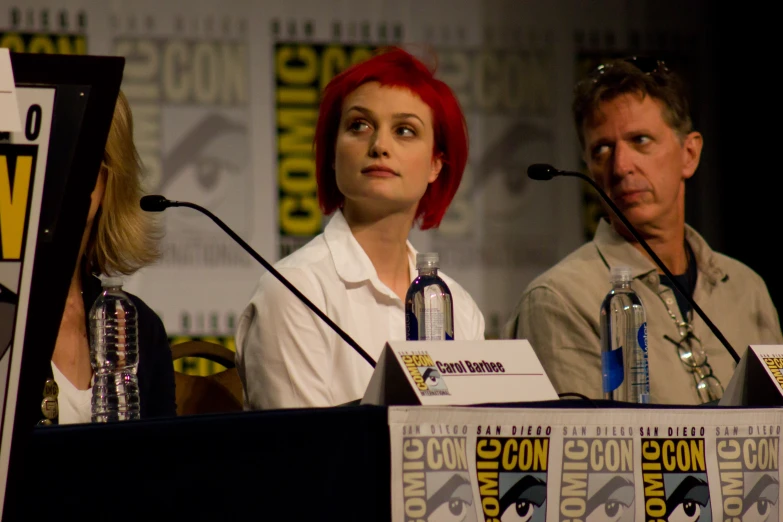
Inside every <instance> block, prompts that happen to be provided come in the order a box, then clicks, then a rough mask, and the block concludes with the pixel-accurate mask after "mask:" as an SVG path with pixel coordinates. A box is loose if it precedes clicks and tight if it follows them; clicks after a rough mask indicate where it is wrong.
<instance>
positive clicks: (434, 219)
mask: <svg viewBox="0 0 783 522" xmlns="http://www.w3.org/2000/svg"><path fill="white" fill-rule="evenodd" d="M368 82H378V83H380V84H381V85H385V86H388V87H403V88H406V89H408V90H410V91H411V92H412V93H414V94H416V95H417V96H418V97H419V98H421V99H422V101H424V103H426V104H427V105H429V107H430V109H431V110H432V123H433V127H434V131H435V132H434V135H435V144H434V150H433V151H432V153H433V155H436V154H439V155H440V156H441V159H442V161H443V167H442V168H441V171H440V174H439V175H438V179H436V180H435V181H434V182H432V183H430V184H429V186H428V187H427V191H426V192H425V193H424V196H422V198H421V200H420V201H419V206H418V208H417V209H416V217H415V220H416V221H418V222H419V227H420V228H421V229H422V230H427V229H429V228H436V227H437V226H438V225H440V222H441V220H442V219H443V215H444V214H445V213H446V210H447V209H448V207H449V204H451V200H452V199H454V194H456V193H457V189H458V188H459V184H460V181H462V173H463V171H464V170H465V164H466V163H467V161H468V131H467V125H466V123H465V116H464V114H463V113H462V108H461V107H460V105H459V101H457V98H456V97H455V96H454V93H453V92H452V91H451V89H450V88H449V86H448V85H446V84H445V83H443V82H442V81H440V80H437V79H435V77H434V71H431V70H430V69H428V68H427V67H426V66H425V65H424V64H423V63H422V62H421V61H419V60H418V59H416V58H415V57H414V56H413V55H411V54H410V53H408V52H407V51H404V50H402V49H400V48H398V47H391V48H387V49H384V50H383V51H381V52H380V53H379V54H376V55H375V56H373V57H372V58H369V59H367V60H366V61H364V62H360V63H358V64H355V65H353V66H351V67H349V68H348V69H346V70H345V71H343V72H341V73H340V74H338V75H337V76H335V77H334V78H332V80H331V81H330V82H329V84H328V85H327V86H326V88H325V89H324V92H323V96H322V98H321V105H320V109H319V113H318V123H317V125H316V129H315V174H316V179H317V181H318V201H319V203H320V205H321V210H322V211H323V212H324V214H326V215H329V214H331V213H332V212H334V211H335V210H337V209H338V208H340V207H341V206H342V204H343V201H344V200H345V197H344V196H343V194H342V193H341V192H340V190H339V189H338V188H337V180H336V179H335V172H334V168H333V167H332V165H334V161H335V147H336V144H337V133H338V129H339V126H340V118H341V116H342V108H343V101H344V100H345V98H346V97H347V96H348V95H349V94H351V93H352V92H353V91H354V90H356V89H357V88H358V87H359V86H360V85H362V84H365V83H368Z"/></svg>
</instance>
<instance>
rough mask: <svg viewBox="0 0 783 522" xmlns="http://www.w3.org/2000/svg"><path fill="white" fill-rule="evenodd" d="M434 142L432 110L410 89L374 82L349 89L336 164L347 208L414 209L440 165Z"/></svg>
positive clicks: (385, 211)
mask: <svg viewBox="0 0 783 522" xmlns="http://www.w3.org/2000/svg"><path fill="white" fill-rule="evenodd" d="M434 141H435V137H434V130H433V124H432V111H431V110H430V107H429V106H428V105H427V104H426V103H424V101H422V100H421V98H419V97H418V96H417V95H415V94H413V93H412V92H411V91H409V90H407V89H404V88H397V87H384V86H381V85H380V84H379V83H377V82H370V83H365V84H363V85H361V86H360V87H359V88H357V89H356V90H355V91H353V92H352V93H351V94H349V95H348V96H347V97H346V98H345V100H344V101H343V107H342V114H341V117H340V127H339V129H338V133H337V143H336V147H335V165H334V167H335V172H336V179H337V187H338V188H339V189H340V192H341V193H342V194H343V195H344V196H345V206H346V208H348V207H355V208H356V209H360V210H363V211H367V210H370V211H371V212H383V213H388V212H400V211H407V210H413V211H415V209H416V207H417V206H418V203H419V200H420V199H421V197H422V196H423V195H424V193H425V192H426V190H427V186H428V185H429V184H430V183H432V182H433V181H435V180H436V179H437V178H438V174H440V170H441V167H442V161H441V159H440V157H439V155H435V154H433V145H434Z"/></svg>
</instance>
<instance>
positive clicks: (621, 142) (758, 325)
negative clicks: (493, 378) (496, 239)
mask: <svg viewBox="0 0 783 522" xmlns="http://www.w3.org/2000/svg"><path fill="white" fill-rule="evenodd" d="M573 113H574V119H575V123H576V128H577V132H578V134H579V139H580V142H581V145H582V150H583V155H584V160H585V162H586V163H587V166H588V168H589V170H590V174H591V176H592V177H593V179H594V180H595V181H596V182H597V183H598V185H599V186H601V187H602V188H603V189H604V190H605V191H606V192H607V194H608V195H609V197H610V198H611V199H612V201H613V202H614V203H615V204H616V205H617V206H618V207H619V208H620V210H622V211H623V212H624V213H625V215H626V216H627V218H628V220H629V221H630V222H631V224H632V225H634V227H635V228H636V229H637V230H638V231H639V233H640V234H641V236H642V237H644V238H645V239H646V240H647V242H648V243H649V244H650V246H651V247H652V249H653V251H655V253H656V254H657V255H658V257H660V258H661V260H663V262H664V263H666V266H667V267H668V268H669V270H670V271H671V273H672V274H674V275H675V277H676V278H677V279H678V282H680V283H681V284H682V286H683V287H684V288H686V289H688V290H689V291H690V292H691V297H692V298H693V299H694V300H695V301H696V303H697V304H698V305H699V306H700V307H701V308H702V310H703V311H704V312H705V313H706V314H707V315H708V316H709V317H710V319H711V320H712V321H713V323H715V325H716V326H717V327H718V328H719V329H720V331H721V332H722V333H723V335H724V336H725V337H726V338H727V339H728V341H729V342H730V343H731V344H732V346H733V347H734V349H735V350H736V351H737V352H738V353H739V355H740V356H741V355H742V354H743V353H744V352H745V349H746V348H747V346H748V345H750V344H780V343H782V342H783V335H781V330H780V324H779V321H778V314H777V311H776V310H775V306H774V305H773V303H772V300H771V299H770V297H769V293H768V292H767V288H766V285H765V284H764V281H763V280H762V279H761V277H760V276H759V275H758V274H756V273H755V272H754V271H753V270H751V269H750V268H748V267H747V266H745V265H743V264H742V263H740V262H739V261H736V260H734V259H731V258H729V257H727V256H724V255H721V254H719V253H717V252H714V251H712V250H711V249H710V247H709V245H707V243H706V242H705V241H704V239H703V238H702V237H701V236H700V235H699V234H698V233H696V231H695V230H693V229H692V228H691V227H689V226H687V225H686V224H685V180H686V179H688V178H690V177H691V176H693V174H694V172H695V171H696V168H697V167H698V165H699V158H700V156H701V149H702V143H703V139H702V136H701V134H699V133H698V132H696V131H694V130H693V124H692V122H691V118H690V115H689V113H688V105H687V100H686V97H685V94H684V90H683V88H682V84H681V82H680V80H679V78H678V77H677V76H676V75H675V74H674V73H673V72H672V71H670V70H668V68H667V67H666V65H665V64H664V63H663V62H661V61H656V60H644V59H635V58H631V59H627V60H615V61H612V62H609V63H607V64H604V65H602V66H599V67H598V68H597V69H596V70H595V71H594V72H593V73H592V74H591V75H590V76H588V77H587V78H586V79H584V80H583V81H581V82H580V83H579V84H577V87H576V93H575V99H574V103H573ZM608 215H609V218H610V220H611V223H607V222H606V221H603V220H602V221H601V223H600V224H599V226H598V230H597V231H596V234H595V237H594V239H593V241H592V242H590V243H587V244H585V245H583V246H582V247H580V248H579V249H577V250H576V251H575V252H573V253H571V254H570V255H569V256H567V257H566V258H565V259H563V260H562V261H560V262H559V263H558V264H557V265H555V266H554V267H553V268H551V269H550V270H548V271H547V272H545V273H544V274H542V275H540V276H539V277H538V278H536V279H535V280H534V281H533V282H532V283H531V284H530V285H529V286H528V288H527V289H526V290H525V292H524V294H523V296H522V299H521V301H520V303H519V305H518V306H517V309H516V310H515V312H514V314H513V317H512V318H511V320H510V321H509V323H508V324H507V325H506V328H505V332H504V334H505V337H508V338H518V339H527V340H529V341H530V343H531V344H532V346H533V349H534V350H535V351H536V354H537V355H538V357H539V359H540V360H541V363H542V364H543V366H544V369H545V370H546V372H547V375H548V376H549V378H550V379H551V381H552V384H553V385H554V387H555V389H556V390H557V391H558V393H566V392H576V393H581V394H583V395H586V396H588V397H590V398H596V399H597V398H603V391H602V372H601V344H600V337H599V323H600V308H601V302H602V301H603V299H604V297H605V296H606V294H607V293H608V292H609V290H611V284H610V282H609V271H610V268H611V267H614V266H622V265H624V266H628V267H630V268H631V270H632V276H633V281H632V283H631V286H632V288H633V289H634V290H635V291H636V293H637V294H638V295H639V297H640V299H641V300H642V304H643V305H644V308H645V311H646V314H647V332H648V360H649V369H650V392H651V399H650V400H651V402H652V403H658V404H701V403H704V402H709V401H713V400H716V399H718V398H720V397H721V395H722V393H723V388H724V387H725V386H726V385H727V384H728V382H729V380H730V379H731V376H732V374H733V372H734V367H735V363H734V360H733V359H732V357H731V356H730V355H729V353H728V352H727V351H726V349H725V348H724V347H723V345H722V344H721V343H720V341H719V340H718V339H717V338H716V337H715V336H714V335H713V333H712V332H711V331H710V329H709V328H708V327H707V326H706V324H705V323H704V321H702V320H701V318H699V317H698V316H697V315H695V314H694V312H693V310H691V308H690V305H689V304H688V302H687V300H686V299H684V298H682V296H680V295H679V293H678V292H677V291H676V290H674V289H673V284H672V282H671V281H669V280H668V278H667V277H666V276H665V275H664V274H663V272H662V271H660V270H659V269H657V268H656V265H655V264H654V263H653V261H652V259H651V258H650V257H649V256H648V254H647V253H646V252H645V251H644V249H643V248H642V247H641V245H639V243H638V242H636V241H635V239H634V238H633V236H632V235H631V234H630V232H628V231H627V230H626V229H625V227H624V226H623V225H622V223H621V222H620V220H619V219H617V218H616V217H615V216H614V214H613V213H612V212H611V211H609V212H608Z"/></svg>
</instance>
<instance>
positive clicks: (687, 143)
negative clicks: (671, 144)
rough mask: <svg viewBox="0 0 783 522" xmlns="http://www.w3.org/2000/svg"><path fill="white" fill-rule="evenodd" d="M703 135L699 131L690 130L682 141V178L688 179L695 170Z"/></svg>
mask: <svg viewBox="0 0 783 522" xmlns="http://www.w3.org/2000/svg"><path fill="white" fill-rule="evenodd" d="M703 146H704V137H703V136H702V135H701V133H699V132H696V131H694V132H691V133H690V134H688V135H687V136H685V139H684V140H683V143H682V178H683V179H689V178H691V177H692V176H693V174H694V173H695V172H696V169H697V168H698V167H699V161H700V160H701V149H702V147H703Z"/></svg>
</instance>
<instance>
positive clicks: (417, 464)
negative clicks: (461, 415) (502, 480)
mask: <svg viewBox="0 0 783 522" xmlns="http://www.w3.org/2000/svg"><path fill="white" fill-rule="evenodd" d="M437 428H440V427H434V426H433V427H432V430H430V431H432V432H437V433H440V432H442V431H449V432H450V433H452V434H453V435H446V436H441V435H439V436H421V429H420V427H419V426H406V427H405V429H404V433H405V437H404V438H403V442H402V459H403V460H402V482H403V483H402V485H401V486H402V487H401V489H402V492H403V504H404V511H405V519H406V520H410V521H426V522H477V517H476V508H475V506H474V502H473V489H472V487H471V485H470V475H469V473H468V454H467V451H466V446H467V441H466V439H467V437H465V435H466V434H467V426H449V427H448V428H449V429H448V430H443V429H437ZM457 434H459V435H457Z"/></svg>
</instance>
